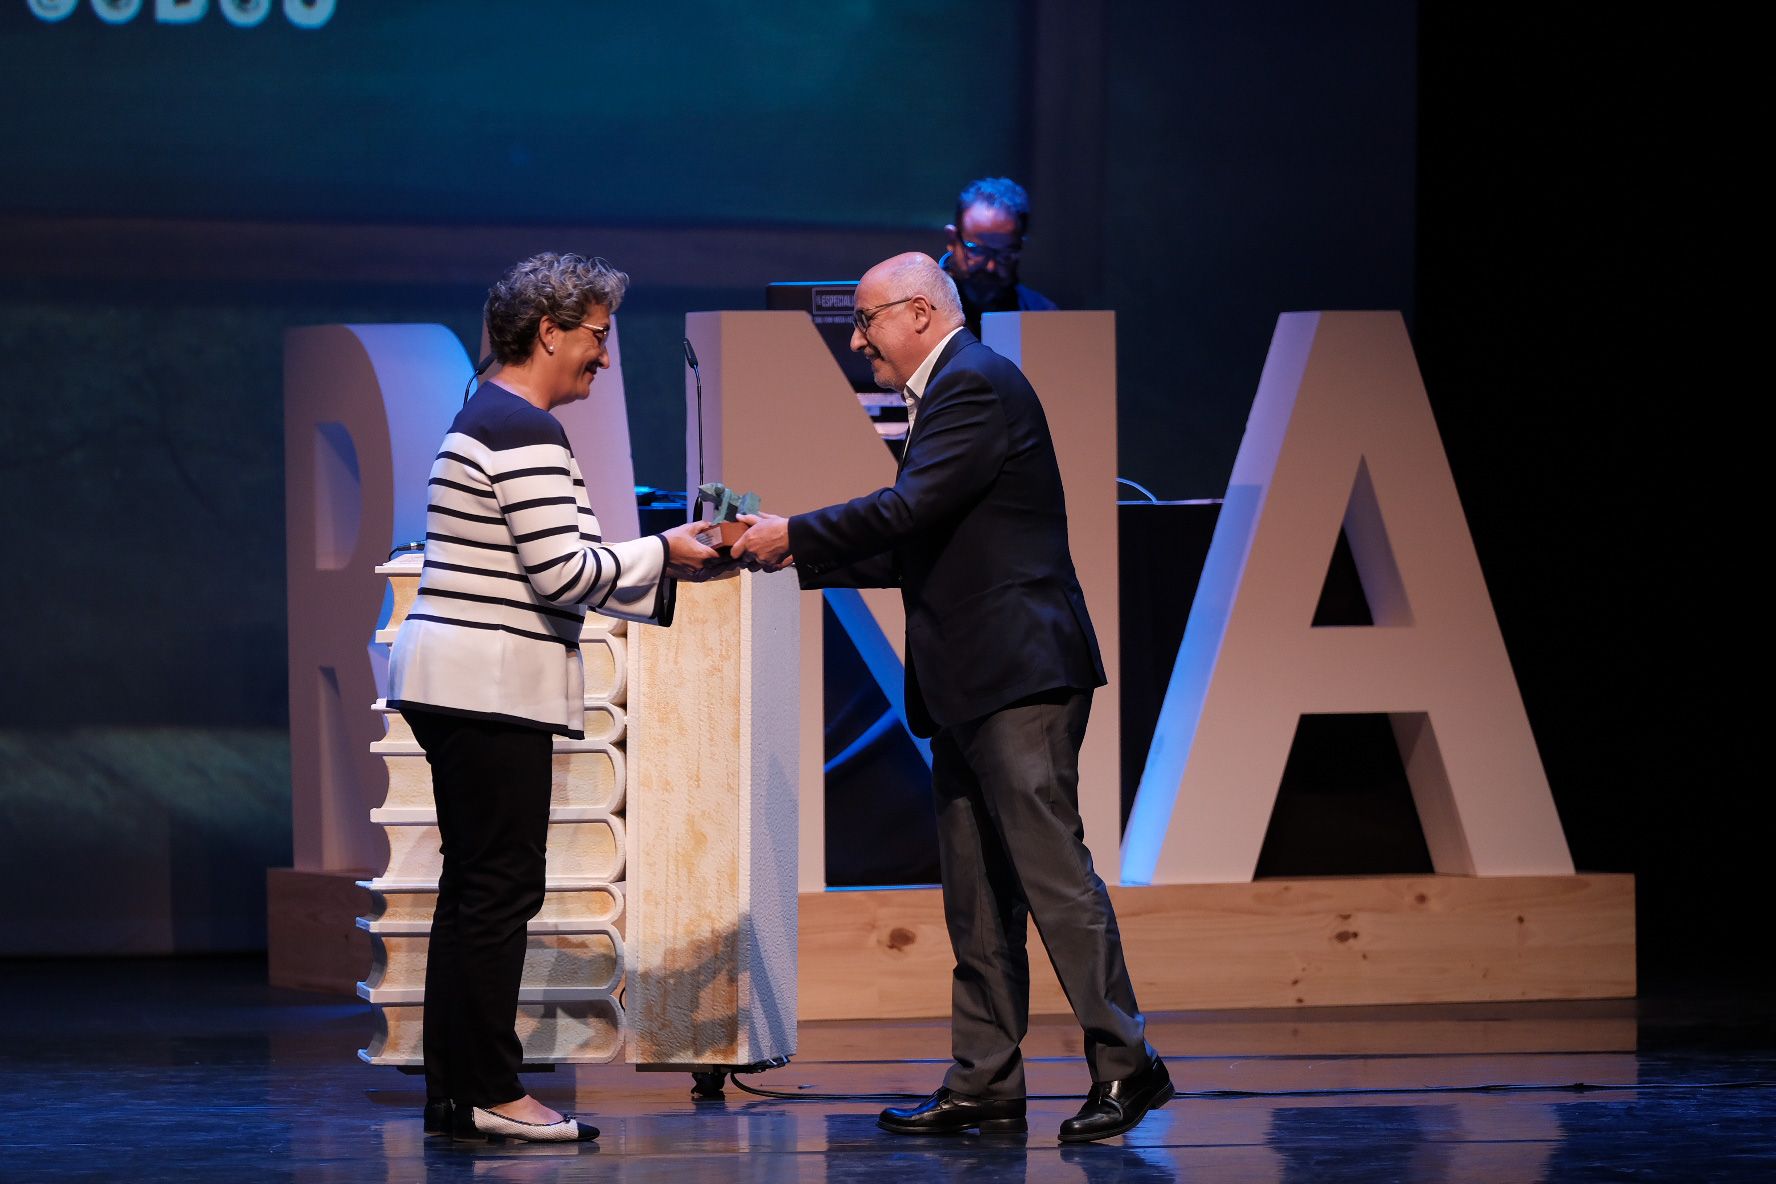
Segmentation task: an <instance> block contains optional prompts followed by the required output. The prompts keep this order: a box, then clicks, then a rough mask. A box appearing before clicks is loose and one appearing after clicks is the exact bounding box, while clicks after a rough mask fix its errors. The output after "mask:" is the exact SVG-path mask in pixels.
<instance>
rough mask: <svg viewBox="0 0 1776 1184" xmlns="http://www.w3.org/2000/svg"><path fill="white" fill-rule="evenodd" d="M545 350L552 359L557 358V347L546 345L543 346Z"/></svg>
mask: <svg viewBox="0 0 1776 1184" xmlns="http://www.w3.org/2000/svg"><path fill="white" fill-rule="evenodd" d="M543 350H544V352H546V353H547V354H548V355H549V356H550V357H551V358H552V357H554V356H555V347H554V346H552V345H544V346H543Z"/></svg>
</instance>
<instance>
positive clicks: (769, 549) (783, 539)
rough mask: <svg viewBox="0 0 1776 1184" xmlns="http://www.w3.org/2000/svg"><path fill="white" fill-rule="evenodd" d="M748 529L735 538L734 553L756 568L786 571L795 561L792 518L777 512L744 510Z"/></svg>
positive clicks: (743, 518) (737, 557)
mask: <svg viewBox="0 0 1776 1184" xmlns="http://www.w3.org/2000/svg"><path fill="white" fill-rule="evenodd" d="M740 521H742V522H744V523H746V526H747V531H746V533H745V534H743V535H741V536H740V537H739V538H738V539H736V540H735V542H734V546H733V547H732V549H731V550H732V553H733V556H734V558H735V559H738V560H740V561H742V562H744V563H745V564H746V565H747V566H748V567H750V568H752V570H754V571H782V570H783V569H784V568H786V567H788V566H789V565H790V564H792V563H794V562H795V556H793V555H791V554H790V553H789V519H787V518H780V517H778V516H777V515H776V514H742V515H740Z"/></svg>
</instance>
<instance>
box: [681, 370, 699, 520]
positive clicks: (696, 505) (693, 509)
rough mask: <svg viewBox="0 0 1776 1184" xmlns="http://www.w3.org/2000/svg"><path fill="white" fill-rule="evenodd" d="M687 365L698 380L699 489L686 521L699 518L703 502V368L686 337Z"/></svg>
mask: <svg viewBox="0 0 1776 1184" xmlns="http://www.w3.org/2000/svg"><path fill="white" fill-rule="evenodd" d="M684 347H685V365H687V366H689V367H690V368H691V376H692V377H693V378H695V379H696V380H697V489H696V490H695V492H693V493H692V494H691V495H690V497H689V498H688V499H687V500H688V504H687V505H686V507H685V509H686V510H687V511H688V512H689V514H690V517H688V518H686V519H685V521H686V522H695V521H696V520H697V510H698V509H699V508H700V507H701V506H702V504H703V370H702V368H701V367H699V366H698V365H697V351H696V350H694V349H692V348H691V339H690V338H689V337H687V338H685V339H684Z"/></svg>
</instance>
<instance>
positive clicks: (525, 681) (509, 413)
mask: <svg viewBox="0 0 1776 1184" xmlns="http://www.w3.org/2000/svg"><path fill="white" fill-rule="evenodd" d="M628 284H629V277H628V276H626V275H624V274H623V273H622V272H620V271H618V270H617V269H615V268H614V267H612V266H611V265H610V264H608V263H606V262H605V261H604V260H602V259H586V258H584V257H582V256H579V255H556V254H544V255H537V256H534V257H533V258H530V259H526V260H524V261H523V262H522V263H519V264H518V265H517V266H515V267H513V268H512V269H511V270H510V271H509V272H507V273H506V275H505V277H504V278H502V279H501V280H500V281H499V283H497V284H495V285H494V286H493V289H492V290H491V291H490V292H489V293H488V296H487V309H486V319H487V330H488V337H489V339H490V340H491V341H492V343H493V354H492V357H491V358H490V359H489V363H493V362H497V363H498V368H497V369H496V370H494V372H493V373H492V374H491V375H490V376H489V377H488V378H487V380H486V381H484V382H483V383H482V384H481V387H480V389H479V390H477V391H476V392H475V395H474V397H473V398H471V399H469V400H468V401H467V402H466V403H465V404H464V406H463V409H462V412H461V413H460V414H459V415H458V416H457V417H456V420H455V422H454V423H452V424H451V425H450V431H449V433H448V434H447V435H446V436H445V437H444V444H443V447H442V448H440V449H439V451H438V458H437V460H436V461H435V462H434V463H433V465H432V474H431V481H430V484H429V490H428V493H429V497H428V506H427V511H426V544H425V568H424V573H423V575H422V576H421V578H420V584H419V594H418V596H417V597H416V598H415V600H414V602H413V607H412V609H411V611H409V613H408V614H407V617H406V619H405V620H404V621H403V622H402V624H401V629H400V632H399V633H398V634H397V635H396V638H395V644H394V648H393V650H392V651H391V652H390V655H389V693H388V700H389V703H390V705H392V706H394V707H397V708H399V709H400V711H401V714H402V715H403V716H404V717H405V718H406V719H407V721H408V723H409V724H410V725H411V727H412V729H413V734H414V737H415V738H416V739H417V740H418V741H419V744H420V747H422V748H423V749H424V750H425V754H426V761H427V762H428V763H429V764H430V765H431V771H432V795H433V798H434V801H435V803H436V806H437V814H438V830H439V833H440V835H441V837H442V841H443V844H442V845H443V853H444V864H443V870H442V872H441V873H440V875H439V878H438V903H437V906H436V909H435V911H434V913H433V916H432V931H431V943H430V947H429V951H428V955H427V962H426V984H425V1024H424V1031H425V1070H426V1098H427V1100H426V1129H427V1130H428V1131H443V1130H448V1131H450V1132H451V1133H452V1134H455V1135H458V1136H462V1137H470V1138H487V1137H494V1138H512V1139H523V1140H529V1141H535V1142H566V1141H573V1140H585V1139H592V1138H596V1137H597V1135H598V1130H597V1128H596V1127H593V1126H590V1125H588V1124H586V1123H583V1122H579V1121H577V1120H576V1119H573V1118H564V1117H563V1116H562V1115H560V1114H558V1113H556V1112H555V1111H554V1110H551V1109H550V1108H548V1107H547V1106H544V1105H543V1104H542V1103H541V1102H538V1101H537V1100H536V1099H535V1098H532V1097H531V1096H530V1095H529V1094H528V1093H527V1092H526V1091H525V1089H524V1087H523V1086H522V1085H520V1084H519V1081H518V1069H519V1066H520V1064H521V1063H522V1061H523V1050H522V1048H521V1046H520V1044H519V1041H518V1037H517V1035H516V1033H515V1032H514V1031H513V1024H514V1022H515V1019H516V1016H517V1010H518V987H519V981H520V978H521V976H522V974H523V970H524V949H525V929H526V924H527V922H528V921H529V920H530V918H532V917H534V916H535V915H536V914H537V911H538V910H539V909H540V908H541V907H542V903H543V893H544V888H545V884H544V845H545V842H546V840H547V838H548V830H549V792H550V780H551V778H550V764H551V754H552V749H553V742H552V739H551V737H552V736H556V735H560V736H568V737H572V738H574V739H580V738H582V737H583V736H584V734H585V733H584V711H585V694H584V671H583V669H582V667H581V664H580V653H579V639H580V630H581V627H582V625H583V622H584V617H585V614H586V610H587V609H591V610H593V611H594V612H600V613H606V614H608V615H610V616H615V617H622V618H625V619H627V620H631V621H648V622H652V623H654V624H658V625H668V624H670V623H671V621H672V609H673V601H674V588H675V584H674V580H675V579H693V578H700V577H702V576H704V575H705V574H713V572H714V571H716V570H719V569H713V568H711V567H710V565H711V563H712V562H713V561H715V560H716V559H717V556H716V553H715V552H714V551H712V550H710V549H709V548H708V547H706V546H704V545H703V544H701V543H699V542H698V541H697V539H696V534H697V532H698V531H699V530H701V529H704V528H705V525H706V524H704V523H688V524H686V525H684V526H678V527H674V528H673V529H671V530H668V531H666V532H664V533H663V534H657V535H651V536H649V537H647V538H641V539H633V540H630V541H627V542H607V541H606V540H605V539H604V537H603V535H602V533H601V532H600V530H599V527H598V519H597V517H596V516H595V515H594V514H593V513H592V507H591V506H590V505H589V504H588V503H587V498H586V485H585V482H584V480H582V478H581V476H580V469H579V465H578V463H577V462H576V461H575V459H574V455H573V450H572V448H570V447H569V445H568V441H567V434H566V433H565V432H564V431H563V430H562V427H561V424H560V422H559V421H557V420H556V419H555V417H554V416H552V415H550V414H549V411H550V409H551V408H554V407H559V406H561V405H562V404H564V403H569V402H573V401H575V400H578V399H584V398H587V397H588V396H589V395H590V394H591V391H592V385H593V383H594V381H595V380H596V379H597V377H598V371H599V370H600V369H602V368H604V367H605V366H607V365H609V359H608V356H607V354H606V352H605V343H606V338H607V336H608V335H609V333H610V331H611V314H613V313H614V312H615V311H616V309H617V306H618V305H619V304H620V303H621V302H622V299H623V293H624V291H625V290H626V289H627V287H628ZM489 363H483V365H487V364H489Z"/></svg>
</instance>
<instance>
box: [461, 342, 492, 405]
mask: <svg viewBox="0 0 1776 1184" xmlns="http://www.w3.org/2000/svg"><path fill="white" fill-rule="evenodd" d="M491 365H493V355H492V354H488V355H487V356H486V357H485V358H482V359H481V361H480V363H479V364H478V365H476V367H475V372H474V373H473V374H470V375H469V380H468V381H467V382H465V383H463V406H464V407H467V406H468V405H469V396H470V395H471V394H473V393H474V391H475V380H476V379H477V378H480V377H481V376H482V375H483V374H485V373H487V368H488V367H489V366H491Z"/></svg>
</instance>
